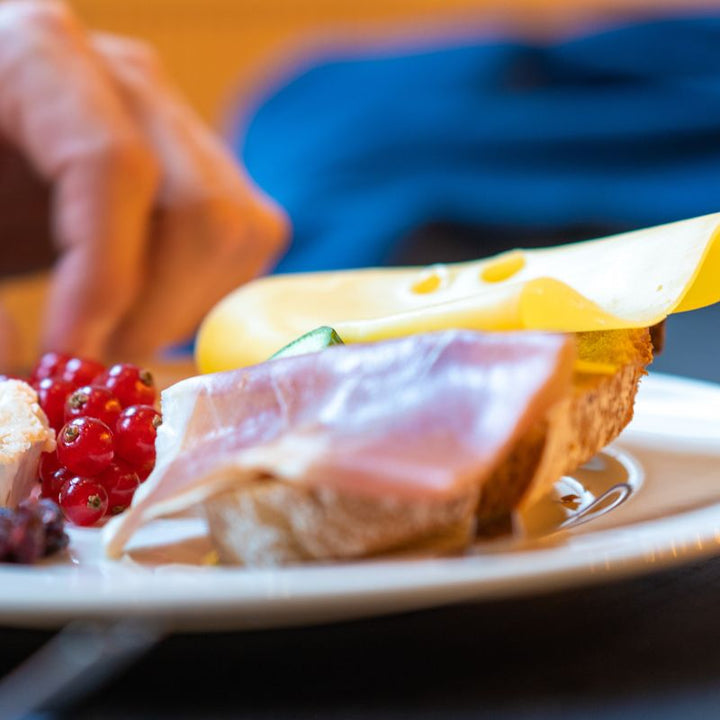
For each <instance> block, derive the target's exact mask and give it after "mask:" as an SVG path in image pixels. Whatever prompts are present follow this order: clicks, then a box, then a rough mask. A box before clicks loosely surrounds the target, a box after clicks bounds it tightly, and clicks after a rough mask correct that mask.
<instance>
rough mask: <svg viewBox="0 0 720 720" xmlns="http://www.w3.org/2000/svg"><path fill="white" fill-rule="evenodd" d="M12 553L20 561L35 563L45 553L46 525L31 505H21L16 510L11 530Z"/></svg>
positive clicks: (14, 558)
mask: <svg viewBox="0 0 720 720" xmlns="http://www.w3.org/2000/svg"><path fill="white" fill-rule="evenodd" d="M10 554H11V558H12V559H13V560H15V561H16V562H20V563H34V562H36V561H37V560H39V559H40V558H41V557H43V555H45V527H44V526H43V523H42V520H41V519H40V516H39V515H38V514H37V513H36V512H34V511H33V508H31V507H27V506H24V507H23V506H21V507H19V508H18V509H17V510H16V511H15V514H14V516H13V519H12V529H11V531H10Z"/></svg>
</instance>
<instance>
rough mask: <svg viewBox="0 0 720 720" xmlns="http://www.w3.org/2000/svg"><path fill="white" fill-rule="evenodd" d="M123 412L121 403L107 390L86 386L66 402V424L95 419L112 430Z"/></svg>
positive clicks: (76, 391) (95, 386)
mask: <svg viewBox="0 0 720 720" xmlns="http://www.w3.org/2000/svg"><path fill="white" fill-rule="evenodd" d="M121 411H122V407H121V405H120V401H119V400H118V399H117V398H116V397H115V396H114V395H113V394H112V393H111V392H110V391H109V390H108V389H107V388H104V387H100V386H98V385H84V386H83V387H80V388H78V389H77V390H75V392H74V393H72V394H71V395H70V396H69V397H68V399H67V400H66V401H65V422H70V420H73V419H75V418H78V417H94V418H97V419H98V420H102V421H103V422H104V423H105V424H106V425H107V426H108V427H109V428H110V429H111V430H112V429H113V428H114V427H115V423H116V422H117V419H118V417H119V416H120V412H121Z"/></svg>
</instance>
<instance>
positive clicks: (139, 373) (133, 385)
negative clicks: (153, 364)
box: [95, 363, 156, 407]
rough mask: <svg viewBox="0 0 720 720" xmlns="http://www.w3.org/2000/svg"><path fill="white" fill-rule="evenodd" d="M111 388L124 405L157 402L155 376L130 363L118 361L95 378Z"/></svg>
mask: <svg viewBox="0 0 720 720" xmlns="http://www.w3.org/2000/svg"><path fill="white" fill-rule="evenodd" d="M95 384H96V385H102V386H104V387H106V388H107V389H108V390H110V391H111V392H112V393H113V394H114V395H115V397H116V398H117V399H118V400H119V401H120V404H121V405H122V406H123V407H129V406H130V405H152V404H153V403H154V402H155V396H156V393H155V382H154V380H153V376H152V375H151V374H150V373H149V372H148V371H147V370H142V369H140V368H139V367H137V366H136V365H131V364H130V363H117V364H115V365H113V366H112V367H109V368H108V369H107V370H106V371H105V372H104V373H102V374H101V375H100V376H99V377H98V378H96V380H95Z"/></svg>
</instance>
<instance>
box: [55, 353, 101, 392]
mask: <svg viewBox="0 0 720 720" xmlns="http://www.w3.org/2000/svg"><path fill="white" fill-rule="evenodd" d="M104 370H105V366H104V365H103V364H102V363H99V362H97V361H96V360H87V359H86V358H79V357H74V358H70V359H69V360H68V361H67V362H66V363H65V367H64V368H63V369H62V374H61V376H60V377H62V379H63V380H67V382H69V383H70V384H71V385H72V386H73V387H76V388H77V387H81V386H82V385H89V384H90V383H91V382H92V381H93V380H94V379H95V378H96V377H97V376H98V375H100V374H101V373H102V372H104Z"/></svg>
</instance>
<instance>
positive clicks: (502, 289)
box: [197, 213, 720, 372]
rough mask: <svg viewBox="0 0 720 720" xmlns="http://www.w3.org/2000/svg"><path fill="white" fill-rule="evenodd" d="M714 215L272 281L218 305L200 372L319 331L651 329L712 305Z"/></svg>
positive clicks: (351, 334)
mask: <svg viewBox="0 0 720 720" xmlns="http://www.w3.org/2000/svg"><path fill="white" fill-rule="evenodd" d="M719 228H720V213H717V214H713V215H706V216H703V217H698V218H693V219H691V220H684V221H682V222H676V223H671V224H668V225H661V226H659V227H654V228H649V229H646V230H639V231H635V232H630V233H623V234H621V235H615V236H612V237H607V238H602V239H599V240H590V241H587V242H581V243H574V244H571V245H563V246H558V247H553V248H547V249H541V250H513V251H511V252H507V253H504V254H502V255H499V256H497V257H494V258H489V259H486V260H479V261H475V262H468V263H457V264H451V265H434V266H431V267H426V268H384V269H370V270H353V271H343V272H328V273H311V274H300V275H276V276H273V277H268V278H263V279H260V280H257V281H255V282H253V283H250V284H249V285H246V286H244V287H242V288H240V289H239V290H236V291H235V292H234V293H232V294H231V295H229V296H228V297H227V298H225V299H224V300H223V301H222V302H220V304H219V305H217V306H216V307H215V308H214V309H213V310H212V312H211V313H210V314H209V315H208V317H207V318H206V319H205V321H204V323H203V325H202V328H201V330H200V334H199V336H198V344H197V361H198V365H199V367H200V369H201V370H202V371H203V372H214V371H219V370H228V369H232V368H237V367H242V366H245V365H251V364H254V363H258V362H262V361H264V360H266V359H267V358H268V357H270V356H271V355H272V354H273V353H274V352H276V351H277V350H278V349H279V348H281V347H283V346H284V345H286V344H288V343H289V342H291V341H292V340H294V339H295V338H297V337H299V336H300V335H302V334H303V333H306V332H308V331H310V330H312V329H313V328H316V327H318V326H320V325H329V326H331V327H333V328H335V329H336V330H337V332H338V333H339V335H340V337H341V338H342V339H343V341H345V342H362V341H376V340H382V339H387V338H392V337H399V336H405V335H412V334H416V333H420V332H427V331H432V330H443V329H448V328H463V329H469V330H488V331H503V330H549V331H560V332H582V331H594V330H611V329H616V330H617V329H623V328H638V327H648V326H651V325H654V324H656V323H658V322H660V321H662V320H664V319H665V318H666V317H667V316H668V315H669V314H671V313H674V312H682V311H686V310H694V309H696V308H699V307H703V306H706V305H711V304H713V303H716V302H718V301H720V239H719V238H720V230H719Z"/></svg>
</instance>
